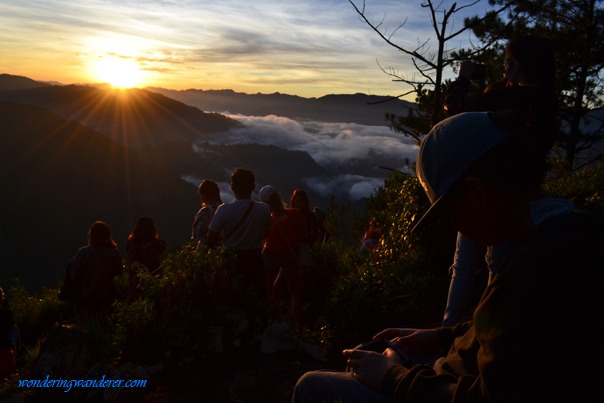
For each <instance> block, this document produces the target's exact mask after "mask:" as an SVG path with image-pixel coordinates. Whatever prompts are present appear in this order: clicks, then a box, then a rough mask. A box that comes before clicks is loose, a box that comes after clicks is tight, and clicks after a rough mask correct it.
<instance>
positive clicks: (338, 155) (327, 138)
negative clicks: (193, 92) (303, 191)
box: [197, 115, 419, 201]
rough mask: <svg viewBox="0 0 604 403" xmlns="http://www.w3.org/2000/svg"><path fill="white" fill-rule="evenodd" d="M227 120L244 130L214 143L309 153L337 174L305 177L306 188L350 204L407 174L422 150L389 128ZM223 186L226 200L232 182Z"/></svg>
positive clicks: (260, 118)
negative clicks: (340, 197)
mask: <svg viewBox="0 0 604 403" xmlns="http://www.w3.org/2000/svg"><path fill="white" fill-rule="evenodd" d="M228 116H229V117H231V118H233V119H236V120H238V121H240V122H241V123H243V126H242V127H240V128H237V129H233V130H231V131H229V132H227V133H222V134H221V135H220V137H216V138H215V139H214V142H216V143H220V144H249V143H256V144H263V145H275V146H278V147H281V148H284V149H287V150H296V151H305V152H307V153H308V154H309V155H310V156H311V157H312V158H313V159H314V160H315V162H317V164H319V165H321V166H322V167H324V168H325V169H326V170H328V171H329V172H332V173H334V176H333V177H330V178H329V179H327V178H324V177H321V178H316V177H309V178H303V182H304V184H305V185H306V186H307V187H308V188H311V189H312V190H314V191H316V192H318V193H321V194H338V195H343V194H344V195H347V196H348V197H347V198H348V199H349V200H350V201H354V200H358V199H361V198H363V197H368V196H370V195H371V194H372V193H373V192H374V191H375V190H376V189H377V188H378V187H380V186H382V185H383V184H384V179H385V178H387V177H388V175H389V174H390V172H391V170H400V171H407V170H409V164H411V163H413V162H414V161H415V159H416V157H417V153H418V151H419V147H418V146H417V145H416V144H414V143H413V141H412V139H410V138H408V137H405V136H403V135H402V134H400V133H395V132H393V131H392V130H390V128H389V127H387V126H366V125H360V124H356V123H328V122H317V121H298V120H294V119H290V118H286V117H282V116H275V115H269V116H244V115H228ZM197 183H199V182H197ZM219 185H220V187H221V190H222V194H223V195H224V196H225V199H228V198H229V194H230V189H229V184H228V183H220V184H219ZM225 201H228V200H225Z"/></svg>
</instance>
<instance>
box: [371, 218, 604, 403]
mask: <svg viewBox="0 0 604 403" xmlns="http://www.w3.org/2000/svg"><path fill="white" fill-rule="evenodd" d="M463 330H464V329H463V327H462V326H459V327H456V328H449V329H442V330H441V336H444V337H450V338H453V337H454V336H456V335H457V334H456V332H463ZM603 377H604V220H602V219H601V218H600V217H596V216H594V215H592V214H587V213H574V214H571V215H566V216H559V217H556V218H552V219H550V220H547V221H545V222H544V223H542V224H541V225H539V226H537V227H536V228H535V229H534V230H533V231H532V232H531V234H530V235H529V237H528V238H527V240H526V242H525V243H524V244H523V246H521V247H520V248H519V249H518V250H517V251H516V253H514V254H513V255H512V256H510V258H509V260H508V262H507V264H506V265H505V267H504V268H503V269H502V271H501V272H500V273H499V274H497V275H496V276H495V277H494V279H493V281H492V282H491V284H489V286H488V287H487V289H486V290H485V292H484V294H483V296H482V299H481V301H480V304H479V306H478V308H477V309H476V312H475V314H474V318H473V325H472V326H470V327H469V329H468V330H467V331H466V332H465V333H464V334H463V335H461V336H460V337H457V338H455V339H454V340H453V344H452V346H451V348H450V350H449V353H448V355H447V357H446V359H445V361H444V364H443V366H442V371H439V374H436V372H435V371H434V369H432V368H431V367H428V366H425V365H416V366H414V367H411V368H405V367H403V366H395V367H392V368H390V369H389V370H388V372H387V374H386V377H385V378H384V381H383V383H382V390H383V392H385V393H389V394H393V395H395V396H396V397H397V398H400V399H401V400H403V399H406V400H411V401H429V402H433V401H495V402H524V401H527V402H541V401H542V402H556V401H559V402H590V401H604V388H602V386H601V384H600V382H598V381H596V380H598V379H603Z"/></svg>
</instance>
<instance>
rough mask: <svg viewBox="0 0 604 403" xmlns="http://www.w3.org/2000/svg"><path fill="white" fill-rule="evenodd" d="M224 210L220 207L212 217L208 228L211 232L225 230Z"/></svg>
mask: <svg viewBox="0 0 604 403" xmlns="http://www.w3.org/2000/svg"><path fill="white" fill-rule="evenodd" d="M223 210H224V209H223V205H220V206H218V208H217V209H216V213H214V217H212V221H211V222H210V225H209V228H208V229H209V230H210V231H213V232H216V233H220V232H221V231H222V230H223V229H224V219H223V216H224V214H223ZM269 218H270V216H269Z"/></svg>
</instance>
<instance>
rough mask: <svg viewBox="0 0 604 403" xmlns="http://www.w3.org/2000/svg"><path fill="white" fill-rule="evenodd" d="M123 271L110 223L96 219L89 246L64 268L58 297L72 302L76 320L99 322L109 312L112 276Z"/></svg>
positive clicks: (111, 296) (79, 251)
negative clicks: (64, 274) (64, 276)
mask: <svg viewBox="0 0 604 403" xmlns="http://www.w3.org/2000/svg"><path fill="white" fill-rule="evenodd" d="M123 270H124V268H123V264H122V256H121V254H120V252H119V250H118V249H117V244H116V243H115V241H114V240H113V238H112V236H111V230H110V229H109V226H108V225H107V224H106V223H104V222H102V221H97V222H95V223H94V224H92V225H91V226H90V229H89V230H88V245H87V246H84V247H82V248H80V249H79V250H78V251H77V252H76V254H75V255H74V257H73V258H72V259H71V261H70V263H69V266H68V267H67V273H66V278H65V283H64V284H63V288H62V290H61V295H60V297H61V299H64V300H69V301H71V302H72V303H73V305H74V308H75V311H76V315H77V316H78V319H80V320H82V321H84V320H90V319H92V320H99V321H100V320H102V319H104V318H106V317H107V316H108V315H109V313H110V311H111V304H112V303H113V301H115V289H114V287H113V279H114V278H115V277H116V276H119V275H121V274H122V273H123Z"/></svg>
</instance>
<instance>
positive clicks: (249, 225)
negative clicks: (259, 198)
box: [207, 168, 271, 298]
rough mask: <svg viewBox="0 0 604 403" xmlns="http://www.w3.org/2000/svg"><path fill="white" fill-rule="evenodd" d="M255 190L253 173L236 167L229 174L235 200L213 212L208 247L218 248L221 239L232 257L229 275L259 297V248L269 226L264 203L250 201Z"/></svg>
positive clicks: (261, 275)
mask: <svg viewBox="0 0 604 403" xmlns="http://www.w3.org/2000/svg"><path fill="white" fill-rule="evenodd" d="M255 188H256V178H255V176H254V173H253V172H252V171H250V170H248V169H241V168H238V169H236V170H235V171H234V172H233V173H232V174H231V190H232V191H233V194H234V195H235V200H233V201H232V202H230V203H224V204H222V205H220V206H219V207H218V208H217V209H216V213H215V214H214V218H213V219H212V222H211V223H210V227H209V231H208V240H207V244H208V246H209V247H217V246H219V245H220V241H221V240H222V245H223V248H224V250H225V251H226V252H227V253H230V254H233V255H234V262H233V264H232V266H231V267H230V270H231V272H232V273H230V274H231V275H233V276H237V277H242V278H243V279H244V280H245V281H246V282H247V283H248V284H249V286H250V288H251V290H252V292H253V293H255V294H256V295H257V297H258V298H260V297H261V296H262V295H263V294H264V292H263V289H264V264H263V261H262V246H263V244H264V240H265V239H266V238H267V236H268V232H269V229H270V226H271V214H270V210H269V207H268V205H267V204H265V203H261V202H256V201H254V200H252V192H253V191H254V189H255Z"/></svg>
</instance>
